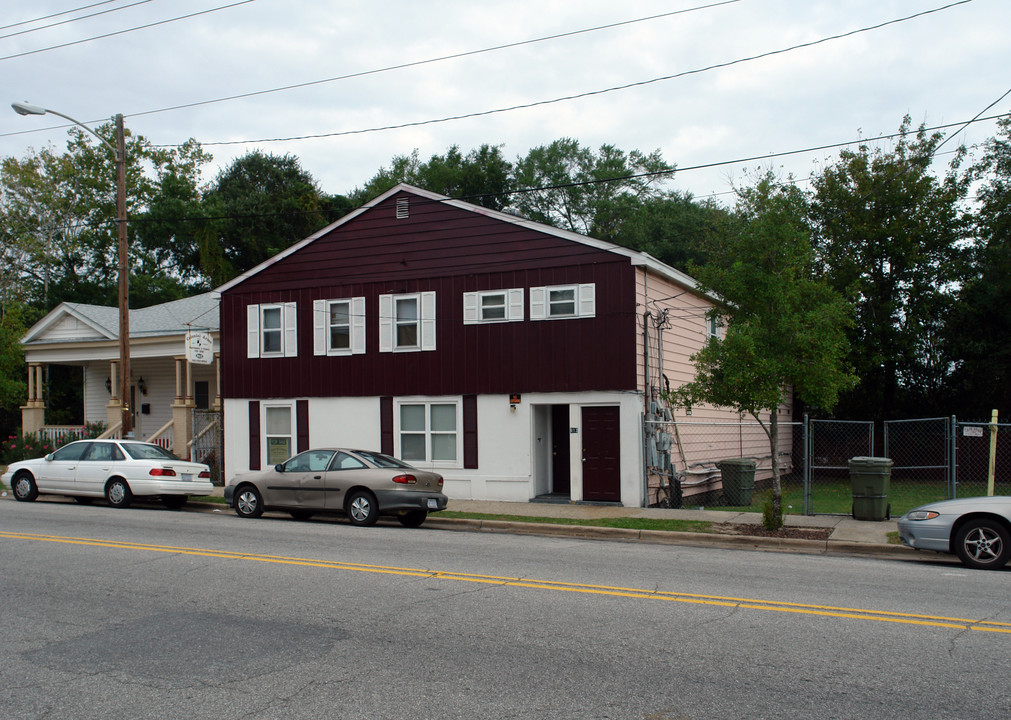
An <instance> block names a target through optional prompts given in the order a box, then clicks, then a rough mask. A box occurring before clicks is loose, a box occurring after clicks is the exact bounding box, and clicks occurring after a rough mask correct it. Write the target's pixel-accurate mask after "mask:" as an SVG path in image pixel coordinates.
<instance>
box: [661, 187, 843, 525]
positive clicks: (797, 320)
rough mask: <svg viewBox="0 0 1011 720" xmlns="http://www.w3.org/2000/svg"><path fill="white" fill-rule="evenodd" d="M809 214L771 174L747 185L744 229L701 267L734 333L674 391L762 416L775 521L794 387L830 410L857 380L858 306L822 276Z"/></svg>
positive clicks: (686, 398)
mask: <svg viewBox="0 0 1011 720" xmlns="http://www.w3.org/2000/svg"><path fill="white" fill-rule="evenodd" d="M807 212H808V205H807V200H806V198H805V197H804V195H803V194H802V193H801V192H800V191H799V190H798V189H797V188H796V187H794V186H793V185H786V186H783V185H779V184H778V183H776V182H775V178H774V177H773V176H772V175H766V176H765V177H764V178H762V179H761V180H760V181H759V182H758V183H757V185H755V187H753V188H749V189H743V190H741V191H739V199H738V204H737V208H736V214H737V216H738V219H739V221H740V232H739V233H735V234H733V235H730V236H728V237H724V238H721V239H720V241H719V242H715V243H710V244H709V246H708V247H707V251H708V253H709V259H708V260H707V262H706V263H705V264H703V265H693V266H692V273H693V275H694V276H695V277H696V278H697V279H698V281H699V284H700V287H701V288H702V289H703V290H704V291H706V292H709V293H713V294H715V295H716V296H717V297H719V298H720V301H721V303H720V304H719V306H718V307H717V309H716V310H714V311H713V313H714V314H715V315H716V316H718V317H719V318H721V320H722V321H723V323H724V325H725V337H723V338H722V339H717V338H713V339H711V340H710V341H709V342H708V343H707V344H706V346H705V347H704V348H703V349H702V350H701V351H700V352H699V353H697V354H696V355H694V356H693V357H692V360H693V362H694V363H695V367H696V375H695V378H694V379H693V380H692V381H691V382H689V383H687V384H685V385H683V386H682V387H680V388H678V389H676V390H675V391H674V392H673V393H672V394H671V398H670V399H671V401H672V402H673V403H675V404H678V405H684V406H687V407H691V406H693V405H697V404H700V403H708V404H711V405H716V406H720V407H730V408H734V409H735V410H737V411H738V412H741V413H748V414H750V415H751V416H753V417H754V418H755V419H756V420H757V421H758V422H759V423H760V424H761V426H762V428H763V429H764V430H765V432H766V435H767V436H768V438H769V448H770V454H771V456H772V489H773V499H772V509H771V520H770V523H771V524H772V525H773V526H775V527H779V526H781V525H782V518H783V506H782V486H781V483H780V465H779V408H780V406H781V405H782V404H783V402H784V401H785V400H786V399H787V393H789V392H790V390H791V388H792V391H793V393H794V395H795V396H796V397H797V398H798V399H800V400H801V401H803V402H804V403H806V404H808V405H814V406H817V407H820V408H822V409H824V410H826V411H827V410H831V408H832V407H833V405H834V404H835V402H836V400H837V398H838V394H839V392H840V391H842V390H844V389H846V388H848V387H850V386H851V385H852V384H853V382H854V377H853V376H852V375H851V373H850V372H849V371H848V369H847V367H846V362H845V357H846V352H847V349H848V348H847V342H846V333H845V329H846V327H847V326H848V325H849V324H850V306H849V304H848V303H847V302H846V301H845V300H844V299H843V298H842V297H841V296H840V295H839V293H837V292H835V291H834V290H833V289H832V288H831V287H829V285H828V283H827V282H826V281H825V280H824V279H821V278H819V277H817V274H816V272H815V265H816V258H815V254H814V251H813V249H812V246H811V232H810V228H809V226H808V225H807V223H806V216H807Z"/></svg>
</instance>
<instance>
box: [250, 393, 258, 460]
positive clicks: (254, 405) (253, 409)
mask: <svg viewBox="0 0 1011 720" xmlns="http://www.w3.org/2000/svg"><path fill="white" fill-rule="evenodd" d="M249 469H250V470H259V469H260V401H259V400H250V401H249Z"/></svg>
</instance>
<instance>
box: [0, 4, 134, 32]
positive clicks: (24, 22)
mask: <svg viewBox="0 0 1011 720" xmlns="http://www.w3.org/2000/svg"><path fill="white" fill-rule="evenodd" d="M114 2H119V0H102V2H96V3H91V5H84V6H83V7H79V8H74V9H72V10H63V11H61V12H58V13H51V14H49V15H43V16H42V17H37V18H33V19H31V20H21V21H20V22H16V23H11V24H10V25H0V30H10V29H11V28H13V27H20V26H21V25H31V24H32V23H36V22H42V21H43V20H51V19H53V18H54V17H60V15H69V14H70V13H75V12H79V11H81V10H90V9H91V8H93V7H98V6H99V5H108V4H109V3H114Z"/></svg>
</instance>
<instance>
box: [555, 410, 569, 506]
mask: <svg viewBox="0 0 1011 720" xmlns="http://www.w3.org/2000/svg"><path fill="white" fill-rule="evenodd" d="M571 473H572V468H571V463H570V461H569V406H568V405H552V406H551V492H552V493H559V494H562V495H568V494H569V476H570V475H571Z"/></svg>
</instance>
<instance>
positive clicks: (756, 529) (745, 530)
mask: <svg viewBox="0 0 1011 720" xmlns="http://www.w3.org/2000/svg"><path fill="white" fill-rule="evenodd" d="M710 531H711V532H714V533H718V534H720V535H751V536H752V537H771V538H796V539H799V540H828V536H829V535H831V534H832V528H800V527H781V528H780V529H779V530H767V529H766V528H765V526H763V525H749V524H747V523H716V524H714V525H713V526H712V527H711V528H710Z"/></svg>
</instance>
